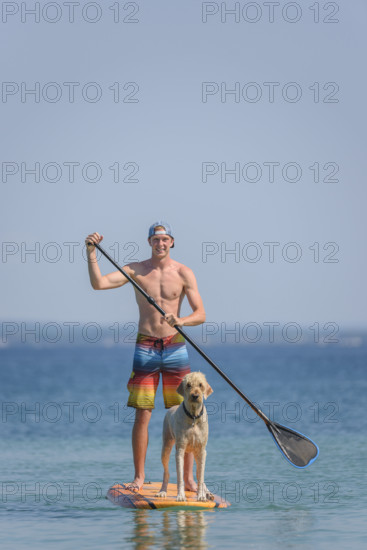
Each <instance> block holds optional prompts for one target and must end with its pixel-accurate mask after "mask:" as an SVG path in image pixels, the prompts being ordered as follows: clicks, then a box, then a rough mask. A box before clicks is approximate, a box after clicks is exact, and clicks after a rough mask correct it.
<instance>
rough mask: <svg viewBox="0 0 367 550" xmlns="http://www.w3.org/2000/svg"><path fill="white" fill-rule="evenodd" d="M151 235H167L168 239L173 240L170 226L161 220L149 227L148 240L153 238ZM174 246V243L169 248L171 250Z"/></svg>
mask: <svg viewBox="0 0 367 550" xmlns="http://www.w3.org/2000/svg"><path fill="white" fill-rule="evenodd" d="M156 228H157V229H156ZM153 235H168V236H169V237H172V239H173V235H172V229H171V226H170V224H169V223H167V222H164V221H162V220H161V221H158V222H155V223H153V224H152V225H151V226H150V227H149V234H148V239H149V238H150V237H153ZM174 246H175V243H173V244H172V246H171V248H173V247H174Z"/></svg>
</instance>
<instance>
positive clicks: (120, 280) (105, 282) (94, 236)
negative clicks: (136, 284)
mask: <svg viewBox="0 0 367 550" xmlns="http://www.w3.org/2000/svg"><path fill="white" fill-rule="evenodd" d="M102 240H103V235H99V233H91V234H90V235H88V237H87V238H86V239H85V244H86V245H87V257H88V271H89V279H90V284H91V285H92V287H93V288H94V290H107V289H109V288H118V287H120V286H123V285H124V284H126V283H127V282H128V280H127V279H126V277H124V275H123V274H122V273H120V272H119V271H113V272H112V273H108V274H107V275H102V273H101V270H100V269H99V265H98V261H97V254H96V248H95V247H94V246H90V245H89V246H88V244H87V243H91V242H93V243H96V244H99V243H100V242H101V241H102ZM124 270H125V271H126V273H128V274H129V275H130V274H131V270H130V268H129V267H128V266H124Z"/></svg>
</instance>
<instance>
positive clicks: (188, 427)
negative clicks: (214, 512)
mask: <svg viewBox="0 0 367 550" xmlns="http://www.w3.org/2000/svg"><path fill="white" fill-rule="evenodd" d="M177 392H178V393H179V394H180V395H182V396H183V398H184V400H183V403H181V405H175V406H174V407H171V408H170V409H169V410H168V412H167V414H166V416H165V418H164V423H163V444H162V464H163V468H164V474H163V482H162V487H161V489H160V491H159V493H157V495H156V496H157V497H162V498H164V497H166V496H167V487H168V481H169V468H168V464H169V457H170V454H171V450H172V447H173V444H174V443H175V442H176V471H177V500H178V501H184V500H186V497H185V487H184V479H183V467H184V455H185V452H188V453H193V454H194V457H195V461H196V476H197V480H198V495H197V499H198V500H203V501H205V500H207V499H212V498H213V495H212V494H211V493H210V492H209V491H208V489H207V488H206V485H205V483H204V470H205V459H206V450H205V447H206V444H207V441H208V433H209V429H208V415H207V412H206V409H205V406H204V399H206V398H207V397H208V396H209V395H210V394H211V393H213V390H212V388H211V387H210V386H209V384H208V382H207V381H206V378H205V376H204V374H202V373H201V372H191V373H190V374H187V375H186V376H185V378H184V379H183V380H182V382H181V384H180V385H179V387H178V388H177Z"/></svg>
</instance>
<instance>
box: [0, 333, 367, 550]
mask: <svg viewBox="0 0 367 550" xmlns="http://www.w3.org/2000/svg"><path fill="white" fill-rule="evenodd" d="M206 351H207V353H208V354H209V355H210V357H212V358H213V359H214V360H215V361H216V362H217V363H218V365H219V366H220V367H221V368H222V369H223V370H224V371H225V372H226V373H227V374H228V375H229V376H230V377H231V378H232V379H233V381H234V382H235V383H236V384H237V385H238V386H239V387H240V388H241V389H242V390H243V391H244V392H245V393H246V394H247V395H248V396H249V397H250V398H251V399H252V400H253V401H255V402H256V403H257V404H258V405H259V406H260V408H262V410H263V411H264V412H265V413H266V414H267V415H270V416H271V418H273V419H275V420H277V421H278V422H280V423H282V424H285V425H288V426H290V427H293V428H294V429H296V430H298V431H300V432H302V433H304V434H306V435H307V436H309V437H310V438H311V439H313V440H314V441H315V442H316V443H317V444H318V446H319V448H320V455H319V458H318V459H317V460H316V462H314V464H312V465H311V466H310V467H309V468H307V469H305V470H298V469H296V468H293V467H292V466H291V465H290V464H289V463H288V462H287V461H286V460H284V459H283V458H282V455H281V453H280V452H279V451H278V449H277V448H276V446H275V444H274V442H273V440H272V438H271V437H270V435H269V434H268V431H267V430H266V428H265V425H264V424H263V422H262V421H261V420H258V419H257V418H256V417H255V416H254V413H253V412H252V411H251V409H249V408H248V407H247V405H246V404H245V403H244V402H243V401H241V400H240V398H239V397H238V396H237V394H236V393H235V392H234V391H233V390H232V389H231V388H230V387H229V386H228V385H227V384H226V383H225V382H224V380H223V379H222V378H221V377H220V376H219V375H218V374H217V373H216V372H215V371H214V370H213V369H212V368H211V367H210V366H209V365H207V364H206V363H205V362H204V360H202V359H201V358H200V357H199V356H198V355H197V353H196V352H195V351H193V350H191V349H189V354H190V359H191V366H192V370H201V371H203V372H204V373H205V374H206V376H207V378H208V380H209V383H210V384H211V385H212V387H213V389H214V393H213V394H212V395H211V396H210V398H209V399H208V401H207V408H208V412H209V422H210V436H209V443H208V447H207V451H208V457H207V467H206V482H207V485H208V486H209V488H210V489H212V490H213V491H215V492H216V493H218V494H221V495H222V496H223V497H226V498H227V499H228V500H230V501H231V502H232V506H231V508H229V509H227V510H209V511H195V510H184V509H179V510H164V511H162V510H161V511H159V510H146V511H143V510H140V511H139V510H126V509H122V508H119V507H117V506H114V505H113V504H112V503H110V502H109V501H108V500H106V499H105V495H106V492H107V490H108V488H109V486H111V485H112V484H113V483H116V482H120V481H122V482H126V481H130V480H131V479H132V476H133V467H132V453H131V445H130V438H131V428H132V422H133V415H132V412H131V409H127V407H126V405H125V403H126V401H127V390H126V383H127V380H128V377H129V374H130V371H131V361H132V355H133V347H132V346H126V345H124V346H121V345H116V346H112V347H110V348H104V347H97V345H89V346H84V347H77V346H73V345H70V346H64V347H55V346H54V345H50V346H48V347H47V346H45V347H40V346H34V347H30V346H24V345H19V346H18V347H11V348H6V347H4V348H1V349H0V365H1V367H0V372H1V386H0V394H1V401H2V424H1V457H0V466H1V482H2V502H1V514H0V533H1V548H2V549H3V550H7V549H9V550H10V549H23V548H24V549H25V548H27V549H28V550H29V549H47V550H48V549H49V548H57V549H73V548H78V547H80V548H88V549H101V548H107V547H108V548H109V549H111V550H115V549H123V548H136V549H139V550H140V549H146V550H148V549H150V548H167V549H168V548H169V549H172V548H200V549H204V548H221V547H222V546H224V547H226V548H256V549H257V548H260V549H265V550H267V549H269V550H274V549H278V548H279V549H284V548H287V549H291V548H297V549H309V548H317V549H332V548H333V549H334V548H342V549H344V548H348V550H350V549H359V548H361V549H362V548H363V549H364V548H366V545H367V536H366V532H367V529H366V525H367V513H366V510H367V497H366V471H367V467H366V465H367V445H366V435H367V430H366V428H367V420H366V410H365V409H366V391H367V347H366V346H365V345H360V346H359V347H343V346H342V345H340V344H329V345H325V346H316V345H307V346H306V345H304V346H301V345H291V344H289V345H283V346H280V345H267V346H265V345H263V346H257V345H253V346H252V345H248V346H240V345H229V344H225V345H222V346H221V347H217V346H215V347H210V348H209V347H208V348H206ZM163 416H164V409H163V405H162V394H161V385H160V387H159V389H158V394H157V403H156V409H155V411H154V412H153V416H152V421H151V426H150V442H149V449H148V457H147V468H146V474H147V480H152V481H153V480H155V481H160V480H161V477H162V468H161V464H160V445H161V441H160V437H161V426H162V421H163ZM170 467H171V475H172V477H171V481H175V480H176V473H175V465H174V453H172V456H171V463H170Z"/></svg>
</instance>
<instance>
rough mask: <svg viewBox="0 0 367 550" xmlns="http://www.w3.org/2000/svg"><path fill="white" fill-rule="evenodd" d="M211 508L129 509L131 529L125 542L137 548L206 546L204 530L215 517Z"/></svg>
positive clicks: (170, 549) (139, 549)
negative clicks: (132, 510)
mask: <svg viewBox="0 0 367 550" xmlns="http://www.w3.org/2000/svg"><path fill="white" fill-rule="evenodd" d="M213 513H215V512H213V511H211V510H205V511H203V510H198V511H196V510H155V511H152V510H134V512H131V516H132V518H131V531H130V532H129V533H126V536H125V537H124V543H125V544H126V543H129V544H130V545H131V547H132V548H134V549H136V550H148V549H151V548H164V549H167V550H172V548H198V549H206V548H208V547H209V545H208V543H207V542H206V531H207V527H208V525H209V523H211V522H212V521H213V518H214V516H212V517H209V516H208V514H213Z"/></svg>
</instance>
